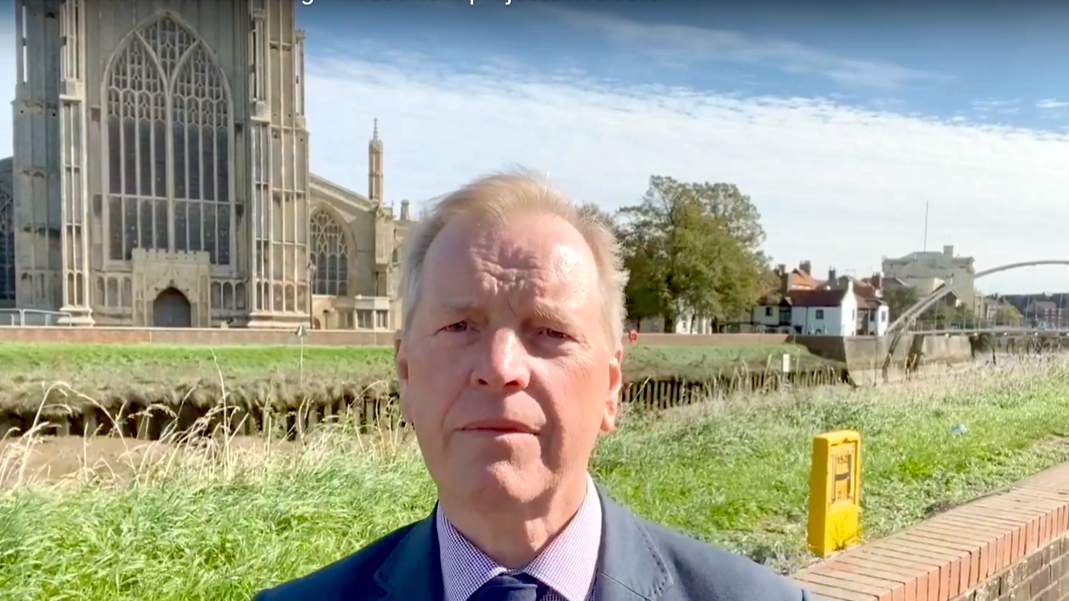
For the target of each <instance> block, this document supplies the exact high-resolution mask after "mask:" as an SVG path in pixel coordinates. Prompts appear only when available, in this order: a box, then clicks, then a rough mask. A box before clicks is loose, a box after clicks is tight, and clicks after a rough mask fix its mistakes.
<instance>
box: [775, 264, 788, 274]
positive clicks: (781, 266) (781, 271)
mask: <svg viewBox="0 0 1069 601" xmlns="http://www.w3.org/2000/svg"><path fill="white" fill-rule="evenodd" d="M785 273H787V266H786V265H784V264H783V263H780V264H779V265H776V275H783V274H785Z"/></svg>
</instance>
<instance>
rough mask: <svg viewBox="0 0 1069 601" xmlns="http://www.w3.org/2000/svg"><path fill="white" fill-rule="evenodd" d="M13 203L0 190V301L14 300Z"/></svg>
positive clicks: (5, 193) (10, 198) (4, 192)
mask: <svg viewBox="0 0 1069 601" xmlns="http://www.w3.org/2000/svg"><path fill="white" fill-rule="evenodd" d="M14 219H15V201H14V198H12V196H11V194H8V193H7V192H6V191H4V190H0V301H13V300H15V227H14Z"/></svg>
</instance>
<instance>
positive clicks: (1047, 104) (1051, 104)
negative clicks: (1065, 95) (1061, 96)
mask: <svg viewBox="0 0 1069 601" xmlns="http://www.w3.org/2000/svg"><path fill="white" fill-rule="evenodd" d="M1036 108H1037V109H1042V110H1059V109H1065V108H1069V102H1065V101H1063V100H1055V99H1053V98H1044V99H1043V100H1040V101H1037V102H1036Z"/></svg>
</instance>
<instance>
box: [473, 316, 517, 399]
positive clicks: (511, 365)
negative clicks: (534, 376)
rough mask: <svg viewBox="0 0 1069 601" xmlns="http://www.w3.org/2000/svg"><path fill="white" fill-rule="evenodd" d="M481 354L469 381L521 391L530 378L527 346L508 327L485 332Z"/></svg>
mask: <svg viewBox="0 0 1069 601" xmlns="http://www.w3.org/2000/svg"><path fill="white" fill-rule="evenodd" d="M487 334H489V338H488V339H487V340H486V343H485V344H486V346H485V347H484V351H483V356H482V357H481V358H480V360H479V363H478V365H477V366H476V368H475V370H474V371H473V372H472V384H473V385H475V386H478V387H486V388H494V389H517V390H523V389H524V388H526V387H527V383H528V382H529V381H530V371H529V369H528V365H527V359H528V357H527V349H526V348H524V346H523V341H522V340H520V338H519V337H518V336H517V335H516V333H515V332H513V331H512V330H510V329H507V328H501V329H498V330H495V331H493V332H488V333H487Z"/></svg>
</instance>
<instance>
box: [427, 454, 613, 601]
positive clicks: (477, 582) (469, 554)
mask: <svg viewBox="0 0 1069 601" xmlns="http://www.w3.org/2000/svg"><path fill="white" fill-rule="evenodd" d="M435 520H436V523H437V526H438V547H439V549H440V554H441V567H442V584H443V585H444V588H445V601H467V599H468V598H469V597H471V595H472V594H473V593H475V591H477V590H479V587H481V586H482V585H484V584H486V583H487V582H489V581H490V579H492V578H493V577H495V576H497V575H498V574H503V573H515V572H513V571H509V570H506V569H505V568H504V567H502V566H500V565H498V563H497V562H496V561H494V560H492V559H490V558H489V557H487V556H486V554H485V553H483V552H482V551H480V550H479V549H478V548H477V547H476V546H475V545H473V544H472V543H471V542H470V541H468V539H467V538H465V537H464V535H462V534H461V533H460V532H459V531H457V530H456V528H454V527H453V525H452V524H450V523H449V519H448V518H446V517H445V513H444V512H443V511H442V508H441V506H440V505H439V507H438V511H437V512H436V516H435ZM600 547H601V499H600V498H599V497H598V493H597V489H596V488H595V487H594V481H593V479H591V477H590V475H589V474H588V475H587V488H586V497H585V498H584V499H583V503H582V505H580V506H579V511H578V512H576V514H575V517H573V518H572V520H571V521H570V522H568V525H567V526H566V527H565V528H564V530H562V531H561V533H560V534H559V535H558V536H557V537H556V538H554V539H553V541H552V542H550V543H549V545H547V546H546V548H545V549H543V550H542V552H541V553H539V555H538V557H536V558H535V559H534V561H532V562H531V563H530V564H528V565H527V567H525V568H524V569H523V570H518V571H521V572H525V573H527V574H529V575H531V576H534V577H535V578H537V579H538V580H539V581H541V582H542V583H543V584H545V585H546V586H548V587H549V588H551V589H553V590H554V591H556V592H557V594H559V595H560V596H561V597H563V598H564V599H565V601H585V600H586V598H587V596H588V595H589V594H590V589H591V587H592V586H593V583H594V574H595V572H596V570H597V563H598V551H599V550H600Z"/></svg>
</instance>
